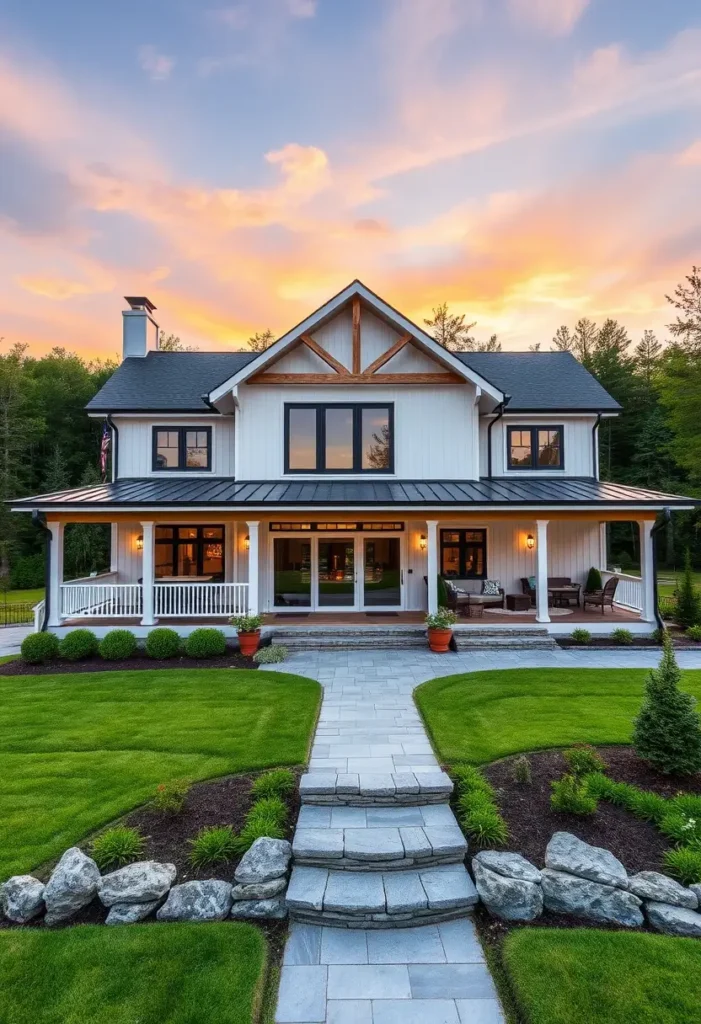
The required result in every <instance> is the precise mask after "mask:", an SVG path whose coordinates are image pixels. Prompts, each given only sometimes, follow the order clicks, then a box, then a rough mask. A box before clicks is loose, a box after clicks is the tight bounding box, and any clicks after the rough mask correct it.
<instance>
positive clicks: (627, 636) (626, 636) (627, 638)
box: [611, 629, 633, 646]
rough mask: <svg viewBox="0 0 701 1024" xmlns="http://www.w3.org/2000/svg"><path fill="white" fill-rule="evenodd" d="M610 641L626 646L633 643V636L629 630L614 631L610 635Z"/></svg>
mask: <svg viewBox="0 0 701 1024" xmlns="http://www.w3.org/2000/svg"><path fill="white" fill-rule="evenodd" d="M611 639H612V640H613V641H614V643H617V644H623V645H624V646H627V645H628V644H632V643H633V634H632V633H631V631H630V630H629V629H614V631H613V633H612V634H611Z"/></svg>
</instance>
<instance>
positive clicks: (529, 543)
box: [526, 533, 535, 551]
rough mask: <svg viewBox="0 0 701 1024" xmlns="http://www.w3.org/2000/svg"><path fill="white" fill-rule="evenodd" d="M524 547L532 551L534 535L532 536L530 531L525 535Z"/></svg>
mask: <svg viewBox="0 0 701 1024" xmlns="http://www.w3.org/2000/svg"><path fill="white" fill-rule="evenodd" d="M526 547H527V548H528V550H529V551H532V550H533V548H534V547H535V537H534V536H533V534H532V533H529V534H528V536H527V537H526Z"/></svg>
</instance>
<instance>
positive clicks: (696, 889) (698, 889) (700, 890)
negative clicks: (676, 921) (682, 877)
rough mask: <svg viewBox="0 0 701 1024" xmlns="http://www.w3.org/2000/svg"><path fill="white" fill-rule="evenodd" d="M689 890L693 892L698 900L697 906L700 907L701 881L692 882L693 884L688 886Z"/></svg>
mask: <svg viewBox="0 0 701 1024" xmlns="http://www.w3.org/2000/svg"><path fill="white" fill-rule="evenodd" d="M689 891H690V892H693V894H694V896H695V897H696V899H697V900H698V901H699V906H700V907H701V883H699V882H694V884H693V885H690V886H689Z"/></svg>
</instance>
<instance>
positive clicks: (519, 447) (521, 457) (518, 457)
mask: <svg viewBox="0 0 701 1024" xmlns="http://www.w3.org/2000/svg"><path fill="white" fill-rule="evenodd" d="M563 434H564V428H563V427H550V426H547V427H509V428H508V429H507V436H506V456H507V465H508V467H509V469H545V470H547V469H563V468H564V465H565V462H564V450H563Z"/></svg>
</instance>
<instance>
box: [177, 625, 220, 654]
mask: <svg viewBox="0 0 701 1024" xmlns="http://www.w3.org/2000/svg"><path fill="white" fill-rule="evenodd" d="M185 653H186V654H187V656H188V658H218V657H219V656H220V655H222V654H226V637H225V636H224V634H223V633H222V631H221V629H205V628H200V629H193V631H192V633H190V635H189V636H188V638H187V640H186V641H185Z"/></svg>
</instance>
